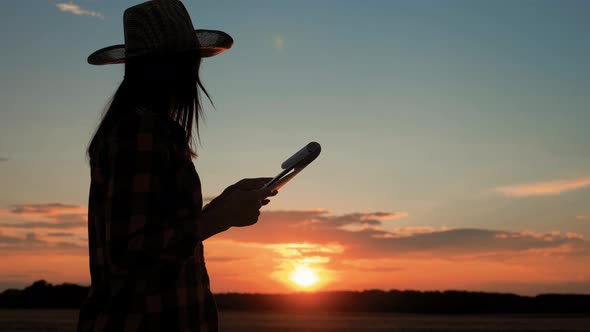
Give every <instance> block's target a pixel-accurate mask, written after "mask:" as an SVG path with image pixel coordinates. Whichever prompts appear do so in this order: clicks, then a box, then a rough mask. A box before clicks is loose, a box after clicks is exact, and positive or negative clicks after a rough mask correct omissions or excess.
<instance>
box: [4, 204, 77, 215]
mask: <svg viewBox="0 0 590 332" xmlns="http://www.w3.org/2000/svg"><path fill="white" fill-rule="evenodd" d="M11 207H12V208H10V209H8V210H0V215H7V214H16V215H28V216H39V215H41V216H55V215H59V214H64V213H72V212H76V213H84V212H86V208H84V207H82V206H79V205H69V204H62V203H47V204H14V205H11Z"/></svg>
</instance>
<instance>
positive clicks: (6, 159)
mask: <svg viewBox="0 0 590 332" xmlns="http://www.w3.org/2000/svg"><path fill="white" fill-rule="evenodd" d="M2 161H8V158H6V157H0V162H2Z"/></svg>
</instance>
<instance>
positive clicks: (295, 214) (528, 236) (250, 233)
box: [219, 211, 590, 258]
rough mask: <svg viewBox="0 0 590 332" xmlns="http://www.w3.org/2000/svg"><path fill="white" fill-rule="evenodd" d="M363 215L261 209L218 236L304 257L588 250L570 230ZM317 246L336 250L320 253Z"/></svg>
mask: <svg viewBox="0 0 590 332" xmlns="http://www.w3.org/2000/svg"><path fill="white" fill-rule="evenodd" d="M366 215H367V214H363V213H350V214H345V215H339V216H338V215H330V214H327V213H325V211H320V212H314V211H265V212H263V213H262V215H261V217H260V220H259V222H258V223H257V224H256V226H255V227H250V228H240V229H239V230H234V229H231V230H229V231H227V232H225V233H223V234H220V235H219V237H220V238H223V239H231V240H234V241H240V242H246V243H259V244H264V245H265V246H266V247H267V248H272V249H273V250H279V249H278V248H280V250H282V251H283V253H281V254H282V255H284V253H285V252H291V254H292V256H293V257H295V256H305V255H306V253H305V251H306V250H308V251H309V252H310V253H309V254H310V255H323V256H326V255H327V256H330V255H331V256H338V255H341V256H343V257H347V258H384V257H389V258H392V257H407V256H408V255H413V256H414V257H419V256H420V257H426V256H429V257H432V256H435V257H449V258H450V257H459V256H465V255H479V256H487V257H490V258H492V257H493V256H494V255H502V254H505V253H516V252H526V251H529V250H544V252H543V254H544V255H545V254H549V255H580V254H590V243H589V242H588V241H586V240H585V239H583V237H582V236H581V235H579V234H575V233H561V232H549V233H535V232H532V231H520V232H511V231H503V230H486V229H469V228H463V229H447V228H444V229H443V228H440V229H436V228H434V227H431V226H408V227H391V226H388V225H385V224H383V223H382V222H381V221H376V220H375V219H367V218H365V216H366ZM369 220H371V221H370V222H369V224H370V225H372V226H370V227H366V228H360V229H350V228H348V227H342V226H343V225H350V224H363V223H367V222H368V221H369ZM302 244H306V246H302ZM273 245H274V247H273ZM566 247H567V248H566ZM317 248H339V249H338V250H332V249H330V250H329V251H328V252H324V253H322V252H320V250H318V249H317ZM564 248H566V249H564ZM312 249H313V250H312ZM531 253H532V252H531ZM539 253H540V252H539ZM424 255H426V256H424Z"/></svg>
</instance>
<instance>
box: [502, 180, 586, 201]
mask: <svg viewBox="0 0 590 332" xmlns="http://www.w3.org/2000/svg"><path fill="white" fill-rule="evenodd" d="M588 186H590V178H588V177H585V178H577V179H571V180H557V181H549V182H535V183H528V184H519V185H513V186H506V187H498V188H496V191H498V192H500V193H502V194H504V195H506V196H512V197H526V196H544V195H559V194H561V193H563V192H567V191H572V190H576V189H581V188H585V187H588Z"/></svg>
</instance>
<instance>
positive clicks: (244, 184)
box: [234, 177, 272, 190]
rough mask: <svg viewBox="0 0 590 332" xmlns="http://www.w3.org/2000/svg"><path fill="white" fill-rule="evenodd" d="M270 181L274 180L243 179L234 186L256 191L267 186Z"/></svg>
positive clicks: (266, 178) (265, 178) (264, 178)
mask: <svg viewBox="0 0 590 332" xmlns="http://www.w3.org/2000/svg"><path fill="white" fill-rule="evenodd" d="M270 180H272V178H268V177H262V178H249V179H242V180H240V181H238V182H237V183H236V184H235V185H234V186H235V187H236V188H237V189H242V190H254V189H259V188H261V187H262V186H263V185H264V184H266V183H267V182H268V181H270Z"/></svg>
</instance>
